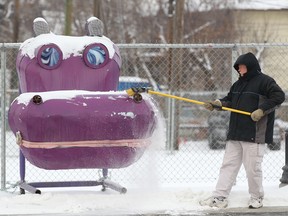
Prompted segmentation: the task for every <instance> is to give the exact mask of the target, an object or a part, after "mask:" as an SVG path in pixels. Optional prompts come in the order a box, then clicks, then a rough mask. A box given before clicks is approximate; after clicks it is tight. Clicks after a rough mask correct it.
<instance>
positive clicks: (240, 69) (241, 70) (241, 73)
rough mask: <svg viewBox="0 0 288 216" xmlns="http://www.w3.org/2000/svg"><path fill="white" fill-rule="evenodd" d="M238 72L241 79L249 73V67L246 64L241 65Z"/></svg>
mask: <svg viewBox="0 0 288 216" xmlns="http://www.w3.org/2000/svg"><path fill="white" fill-rule="evenodd" d="M238 72H239V74H240V76H241V77H243V76H244V74H245V73H247V67H246V65H244V64H239V66H238Z"/></svg>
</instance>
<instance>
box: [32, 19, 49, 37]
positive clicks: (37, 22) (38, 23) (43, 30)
mask: <svg viewBox="0 0 288 216" xmlns="http://www.w3.org/2000/svg"><path fill="white" fill-rule="evenodd" d="M33 31H34V35H35V36H36V37H37V36H38V35H41V34H49V33H50V28H49V25H48V23H47V21H46V20H45V19H44V18H42V17H38V18H35V19H34V21H33Z"/></svg>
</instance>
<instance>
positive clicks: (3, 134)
mask: <svg viewBox="0 0 288 216" xmlns="http://www.w3.org/2000/svg"><path fill="white" fill-rule="evenodd" d="M0 50H1V75H2V76H1V190H5V189H6V145H5V144H6V109H5V108H6V91H5V89H6V50H5V44H4V43H2V46H1V49H0Z"/></svg>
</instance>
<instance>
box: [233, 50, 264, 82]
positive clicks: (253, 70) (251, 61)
mask: <svg viewBox="0 0 288 216" xmlns="http://www.w3.org/2000/svg"><path fill="white" fill-rule="evenodd" d="M240 64H243V65H246V67H247V73H246V74H244V76H243V77H241V76H240V73H239V72H238V69H239V65H240ZM234 68H235V70H236V71H237V73H238V74H239V76H240V79H241V78H243V79H246V80H248V79H251V78H252V77H254V76H256V75H259V74H260V73H261V68H260V65H259V62H258V60H257V58H256V57H255V55H254V54H253V53H251V52H249V53H246V54H243V55H240V56H239V57H238V59H237V60H236V62H235V63H234Z"/></svg>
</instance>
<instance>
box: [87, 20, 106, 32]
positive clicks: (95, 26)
mask: <svg viewBox="0 0 288 216" xmlns="http://www.w3.org/2000/svg"><path fill="white" fill-rule="evenodd" d="M85 31H86V35H88V36H99V37H102V36H103V31H104V24H103V22H102V21H101V20H100V19H98V18H97V17H90V18H89V19H88V20H87V21H86V23H85Z"/></svg>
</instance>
